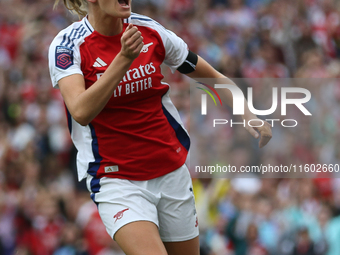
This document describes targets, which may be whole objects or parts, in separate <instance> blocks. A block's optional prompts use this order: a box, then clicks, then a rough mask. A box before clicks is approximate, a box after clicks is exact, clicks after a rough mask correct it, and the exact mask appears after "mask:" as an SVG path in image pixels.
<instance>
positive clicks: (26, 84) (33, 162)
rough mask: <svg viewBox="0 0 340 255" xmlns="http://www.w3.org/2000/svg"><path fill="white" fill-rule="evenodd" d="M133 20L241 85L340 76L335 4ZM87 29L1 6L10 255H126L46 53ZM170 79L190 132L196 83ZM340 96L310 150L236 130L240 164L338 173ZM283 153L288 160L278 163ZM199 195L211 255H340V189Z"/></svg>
mask: <svg viewBox="0 0 340 255" xmlns="http://www.w3.org/2000/svg"><path fill="white" fill-rule="evenodd" d="M133 9H134V11H136V12H138V13H141V14H145V15H148V16H150V17H152V18H154V19H155V20H157V21H158V22H159V23H161V24H162V25H164V26H165V27H167V28H168V29H171V30H172V31H174V32H175V33H176V34H177V35H179V36H180V37H182V38H183V39H184V40H185V41H186V42H187V44H188V45H189V48H190V49H191V50H192V51H194V52H197V53H198V54H199V55H201V56H202V57H203V58H204V59H206V60H207V61H208V62H209V63H211V64H212V65H213V66H214V67H215V68H216V69H217V70H219V71H220V72H222V73H223V74H225V75H226V76H228V77H231V78H265V77H273V78H339V77H340V61H339V60H338V58H339V56H340V2H339V1H337V0H134V1H133ZM77 19H78V17H77V16H74V15H71V14H70V13H69V12H67V11H66V10H65V8H64V7H63V6H62V5H60V6H58V7H57V8H56V9H55V10H53V1H51V0H0V106H1V107H0V255H11V254H18V255H76V254H77V255H78V254H83V255H103V254H105V255H106V254H107V255H109V254H110V255H120V254H123V253H122V252H121V251H120V249H119V247H118V246H117V244H116V243H115V242H114V241H112V239H111V238H110V237H109V236H108V234H107V233H106V231H105V228H104V226H103V225H102V223H101V221H100V217H99V215H98V212H97V209H96V205H95V204H94V203H93V202H92V201H91V199H90V197H89V193H88V191H87V190H86V187H85V184H84V183H83V182H81V183H78V182H77V177H76V169H75V155H76V151H75V149H74V147H73V145H72V143H71V141H70V137H69V133H68V130H67V123H66V117H65V110H64V103H63V101H62V98H61V95H60V92H59V91H58V90H55V89H52V85H51V81H50V78H49V72H48V64H47V52H48V47H49V45H50V43H51V41H52V39H53V38H54V37H55V35H56V34H57V33H58V32H59V31H60V30H61V29H63V28H65V27H67V26H68V25H69V24H70V23H71V22H72V21H75V20H77ZM164 74H165V80H166V81H167V82H169V83H170V84H171V85H172V94H171V96H172V100H173V102H174V104H175V105H176V106H177V108H178V109H179V111H180V114H181V116H182V118H183V120H184V122H185V124H186V125H187V127H188V129H189V130H190V127H189V123H190V118H189V116H190V100H189V94H190V93H189V92H190V83H189V81H188V78H185V77H183V76H182V75H181V74H179V73H176V74H174V75H172V74H170V71H169V70H168V69H167V68H164ZM338 85H339V84H338V83H334V84H333V85H332V86H331V90H329V91H326V92H325V91H323V92H322V93H321V95H320V97H321V98H322V100H321V102H325V104H324V105H325V107H324V108H322V109H321V111H319V112H318V113H319V114H318V115H317V120H315V121H322V123H324V124H323V125H313V123H312V121H310V122H308V121H307V122H306V123H304V124H303V127H304V129H305V131H306V132H305V137H304V139H303V141H304V142H297V140H296V138H295V137H294V134H291V135H290V136H289V138H288V139H286V138H285V137H282V136H281V140H279V142H275V143H272V145H271V146H272V147H270V149H267V150H263V151H259V150H258V149H257V148H256V144H255V143H254V141H253V140H251V139H244V138H242V137H245V135H243V134H244V133H242V132H243V131H235V130H234V131H231V130H227V132H226V137H225V146H226V147H227V148H229V153H228V157H229V159H230V161H232V163H233V164H235V165H236V164H244V163H245V162H246V163H247V164H255V163H258V161H256V162H255V161H254V160H255V159H260V160H263V161H268V162H271V163H272V164H279V163H281V162H284V161H285V160H286V159H287V158H289V157H295V156H296V155H297V156H298V157H299V160H300V161H299V162H304V163H319V162H318V161H319V160H321V161H322V163H324V162H325V163H340V146H339V145H338V143H337V141H338V140H339V139H340V133H339V130H340V129H339V124H340V115H339V112H340V111H337V109H338V107H339V103H340V85H339V86H338ZM316 92H318V91H316ZM258 93H262V92H258ZM263 93H265V92H263ZM316 94H318V93H316ZM321 105H323V104H321ZM232 132H236V133H237V132H241V133H240V134H236V133H232ZM281 133H282V132H280V130H279V129H278V130H274V136H275V135H276V134H277V136H278V137H280V134H281ZM233 137H234V138H233ZM235 137H236V138H235ZM196 138H197V139H198V137H197V134H193V137H192V139H193V144H195V139H196ZM219 139H221V137H220V138H219ZM306 141H309V142H306ZM284 142H286V143H285V144H284ZM283 144H284V145H285V146H286V147H285V151H286V152H288V153H287V155H281V154H280V153H276V154H275V152H277V151H278V152H280V147H281V146H283ZM201 145H202V144H201ZM196 147H197V146H196ZM211 147H212V145H211V144H204V145H202V146H201V148H202V149H203V150H206V151H209V150H211ZM281 151H282V150H281ZM203 154H204V153H203ZM265 155H267V157H266V156H265ZM268 155H269V156H268ZM254 158H255V159H254ZM191 170H192V169H191ZM328 177H329V176H328ZM193 184H194V192H195V196H196V200H197V211H198V215H199V225H200V232H201V236H200V239H201V254H202V255H206V254H207V255H233V254H235V255H266V254H268V255H271V254H275V255H280V254H282V255H321V254H326V255H339V254H340V241H339V240H340V216H339V215H340V180H339V179H336V178H314V179H259V178H253V179H232V180H228V179H199V178H196V179H194V180H193Z"/></svg>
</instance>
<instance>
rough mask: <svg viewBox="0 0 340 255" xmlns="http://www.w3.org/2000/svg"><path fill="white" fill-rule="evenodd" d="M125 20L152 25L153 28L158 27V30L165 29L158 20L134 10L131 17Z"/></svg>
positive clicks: (136, 23)
mask: <svg viewBox="0 0 340 255" xmlns="http://www.w3.org/2000/svg"><path fill="white" fill-rule="evenodd" d="M124 22H126V23H132V24H134V25H139V26H146V27H150V28H153V29H157V30H158V29H164V28H163V26H162V25H161V24H159V23H158V22H157V21H155V20H154V19H152V18H150V17H148V16H145V15H141V14H138V13H134V12H132V13H131V15H130V17H129V18H128V19H125V20H124Z"/></svg>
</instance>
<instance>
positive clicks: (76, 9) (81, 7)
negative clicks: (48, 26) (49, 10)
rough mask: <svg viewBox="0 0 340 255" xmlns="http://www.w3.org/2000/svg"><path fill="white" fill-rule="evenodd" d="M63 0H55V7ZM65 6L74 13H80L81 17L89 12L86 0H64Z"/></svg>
mask: <svg viewBox="0 0 340 255" xmlns="http://www.w3.org/2000/svg"><path fill="white" fill-rule="evenodd" d="M60 1H61V0H55V3H54V7H53V8H55V7H56V6H57V5H58V3H59V2H60ZM63 2H64V5H65V7H66V8H67V9H68V10H69V11H70V12H72V13H74V14H78V16H79V17H84V16H86V14H87V1H86V0H63Z"/></svg>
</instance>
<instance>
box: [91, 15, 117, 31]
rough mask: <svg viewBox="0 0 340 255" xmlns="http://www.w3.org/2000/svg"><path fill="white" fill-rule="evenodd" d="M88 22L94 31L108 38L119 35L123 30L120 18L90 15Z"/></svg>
mask: <svg viewBox="0 0 340 255" xmlns="http://www.w3.org/2000/svg"><path fill="white" fill-rule="evenodd" d="M88 21H89V22H90V24H91V26H92V27H93V29H94V30H96V31H97V32H98V33H100V34H102V35H106V36H112V35H118V34H120V33H121V32H122V30H123V22H122V19H120V18H114V17H112V16H108V15H105V16H102V15H98V14H95V13H93V14H89V16H88Z"/></svg>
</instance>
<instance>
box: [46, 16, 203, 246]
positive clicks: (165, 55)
mask: <svg viewBox="0 0 340 255" xmlns="http://www.w3.org/2000/svg"><path fill="white" fill-rule="evenodd" d="M123 23H124V27H123V31H125V29H126V27H127V26H128V23H132V24H134V25H135V26H137V27H138V29H139V31H140V32H141V33H142V36H143V38H144V47H143V49H142V51H141V53H140V55H139V56H138V58H136V59H135V60H134V61H133V63H132V65H131V66H130V68H129V70H128V71H127V73H126V74H125V76H124V78H123V80H122V81H121V82H120V84H119V86H118V87H117V88H116V90H115V91H114V94H113V95H112V97H111V99H110V100H109V102H108V103H107V105H106V106H105V107H104V109H103V110H102V111H101V112H100V113H99V114H98V115H97V116H96V117H95V118H94V119H93V120H92V121H91V123H90V124H89V125H87V126H81V125H80V124H79V123H77V122H76V121H75V120H74V119H73V118H72V116H71V115H70V114H69V112H68V111H67V115H68V125H69V129H70V132H71V138H72V140H73V142H74V144H75V146H76V148H77V150H78V155H77V168H78V177H79V180H82V179H83V178H85V177H87V180H88V187H89V189H90V191H91V193H92V195H91V196H92V199H93V200H94V201H95V202H97V203H98V202H104V200H105V198H103V196H102V195H101V199H100V200H101V201H98V199H96V197H97V196H98V197H99V195H100V194H99V193H100V191H101V182H103V177H105V178H104V179H107V178H118V179H126V180H129V181H147V180H151V179H155V178H159V177H162V176H165V175H167V174H169V173H171V172H173V171H175V170H176V169H180V168H181V167H182V166H183V165H184V163H185V161H186V158H187V153H188V150H189V146H190V140H189V136H188V133H187V131H186V130H185V128H184V127H183V124H182V122H181V120H180V117H179V114H178V112H177V110H176V108H175V107H174V105H173V104H172V102H171V100H170V98H169V92H170V91H169V85H168V84H166V83H164V82H162V79H163V75H162V73H161V67H160V66H161V64H162V63H165V64H166V65H168V66H169V67H170V69H171V70H172V71H173V72H174V71H175V70H176V69H177V68H178V67H179V66H180V65H182V64H183V62H184V61H185V59H186V57H187V55H188V52H189V51H188V47H187V45H186V43H185V42H184V41H183V40H182V39H181V38H179V37H178V36H176V35H175V34H174V33H173V32H171V31H169V30H166V29H165V28H164V27H162V26H161V25H160V24H158V23H157V22H156V21H154V20H152V19H150V18H149V17H146V16H142V15H138V14H134V13H133V14H132V15H131V16H130V17H129V18H128V19H125V20H124V21H123ZM122 34H123V32H122V33H121V34H118V35H115V36H104V35H101V34H99V33H98V32H97V31H94V29H93V28H92V26H91V25H90V23H89V21H88V19H87V17H85V18H83V19H82V20H81V21H79V22H75V23H73V24H72V25H71V26H69V27H68V28H66V29H64V30H62V31H61V32H60V33H59V34H58V35H57V36H56V38H55V39H54V40H53V42H52V44H51V46H50V49H49V68H50V74H51V78H52V83H53V86H54V87H55V88H58V81H59V80H60V79H62V78H64V77H66V76H69V75H72V74H81V75H83V76H84V79H85V86H86V88H88V87H90V86H91V85H92V84H94V83H95V82H96V81H97V80H98V79H100V77H101V75H102V74H103V73H104V72H105V70H106V69H107V67H108V66H109V65H110V63H111V62H112V60H113V59H114V58H115V57H116V55H117V54H118V53H119V52H120V50H121V42H120V38H121V36H122ZM66 110H67V109H66ZM186 171H187V170H186ZM188 179H189V180H190V177H189V178H188ZM190 182H191V180H190ZM187 192H189V193H188V194H189V195H190V193H192V190H191V191H189V188H188V191H187ZM189 195H188V196H187V197H189ZM183 196H185V194H183ZM192 197H193V196H192ZM192 199H193V198H192ZM108 200H110V198H108ZM189 204H190V207H192V206H194V205H193V203H192V202H190V203H189ZM100 206H101V205H99V209H100ZM121 210H125V207H124V206H123V207H122V209H120V210H119V211H121ZM130 211H132V210H127V211H126V212H125V213H124V214H128V213H129V212H130ZM117 213H118V212H117ZM193 216H194V214H193ZM117 217H118V216H117ZM117 217H116V220H117ZM192 218H193V224H192V225H195V224H194V223H195V219H196V216H194V217H192ZM103 221H104V220H103ZM152 221H154V220H152ZM190 221H191V220H190ZM117 222H118V221H117ZM104 223H105V221H104ZM190 224H191V223H190ZM106 225H107V224H106ZM196 229H197V228H196ZM115 231H116V229H115V230H112V231H110V234H112V233H114V232H115ZM197 233H198V232H197ZM197 233H196V235H197ZM182 236H183V235H182ZM185 236H189V234H186V235H185ZM175 239H178V238H176V237H175Z"/></svg>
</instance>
